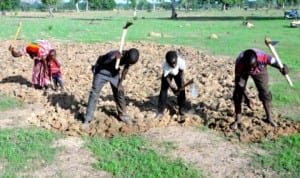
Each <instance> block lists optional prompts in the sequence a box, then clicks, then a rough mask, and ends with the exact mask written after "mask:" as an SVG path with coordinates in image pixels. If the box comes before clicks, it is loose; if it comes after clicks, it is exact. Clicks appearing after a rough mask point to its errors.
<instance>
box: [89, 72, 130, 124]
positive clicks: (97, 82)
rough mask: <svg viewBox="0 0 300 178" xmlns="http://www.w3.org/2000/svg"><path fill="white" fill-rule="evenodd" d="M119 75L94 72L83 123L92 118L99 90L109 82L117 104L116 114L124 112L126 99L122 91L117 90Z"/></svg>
mask: <svg viewBox="0 0 300 178" xmlns="http://www.w3.org/2000/svg"><path fill="white" fill-rule="evenodd" d="M119 80H120V79H119V75H116V76H109V75H103V74H101V72H99V73H96V74H94V78H93V86H92V89H91V91H90V95H89V100H88V104H87V109H86V115H85V121H84V122H85V123H88V122H90V121H91V120H92V118H93V115H94V112H95V109H96V106H97V102H98V99H99V95H100V91H101V89H102V88H103V86H104V84H105V83H107V82H110V86H111V89H112V92H113V96H114V99H115V102H116V105H117V111H118V115H119V116H122V115H124V113H126V101H125V95H124V91H118V88H117V86H118V82H119Z"/></svg>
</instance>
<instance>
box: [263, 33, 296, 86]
mask: <svg viewBox="0 0 300 178" xmlns="http://www.w3.org/2000/svg"><path fill="white" fill-rule="evenodd" d="M265 43H266V45H267V46H268V47H269V49H270V50H271V52H272V54H273V55H274V57H275V59H276V60H277V63H278V65H279V67H280V68H281V69H282V68H283V65H282V62H281V60H280V58H279V56H278V54H277V52H276V50H275V48H274V46H273V45H272V40H271V39H270V38H266V39H265ZM284 76H285V78H286V80H287V81H288V83H289V85H290V86H291V87H292V86H293V82H292V80H291V78H290V76H289V75H288V74H285V75H284Z"/></svg>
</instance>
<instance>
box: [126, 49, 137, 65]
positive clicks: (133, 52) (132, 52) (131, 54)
mask: <svg viewBox="0 0 300 178" xmlns="http://www.w3.org/2000/svg"><path fill="white" fill-rule="evenodd" d="M139 57H140V53H139V50H137V49H136V48H131V49H129V50H128V51H126V52H125V54H124V59H125V61H124V63H126V64H135V63H136V62H137V61H138V60H139Z"/></svg>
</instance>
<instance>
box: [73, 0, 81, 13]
mask: <svg viewBox="0 0 300 178" xmlns="http://www.w3.org/2000/svg"><path fill="white" fill-rule="evenodd" d="M79 1H80V0H73V3H74V4H75V8H76V12H80V9H79Z"/></svg>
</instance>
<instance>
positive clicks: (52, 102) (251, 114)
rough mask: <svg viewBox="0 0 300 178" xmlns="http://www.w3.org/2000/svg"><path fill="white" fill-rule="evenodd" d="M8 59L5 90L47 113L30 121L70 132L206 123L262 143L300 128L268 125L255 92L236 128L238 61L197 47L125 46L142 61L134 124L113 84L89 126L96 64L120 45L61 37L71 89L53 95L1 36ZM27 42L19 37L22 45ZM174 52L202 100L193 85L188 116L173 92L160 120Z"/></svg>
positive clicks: (135, 84) (133, 84)
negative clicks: (121, 114)
mask: <svg viewBox="0 0 300 178" xmlns="http://www.w3.org/2000/svg"><path fill="white" fill-rule="evenodd" d="M1 44H2V45H3V46H4V47H3V48H1V49H0V52H1V57H2V62H1V64H0V69H1V70H0V93H5V94H7V95H9V96H14V97H17V98H18V99H19V100H21V101H22V102H25V103H28V104H33V103H34V104H35V105H38V106H39V107H40V108H41V109H39V110H43V112H40V111H39V112H35V111H32V117H31V118H30V119H29V122H30V123H32V124H34V125H36V126H38V127H44V128H47V129H51V130H56V131H59V132H62V133H64V134H67V135H82V134H84V135H100V136H102V137H113V136H115V135H128V134H135V133H141V132H145V131H147V130H149V129H150V128H154V127H168V126H179V125H180V126H194V125H201V124H203V125H207V126H208V127H209V128H211V129H214V130H217V131H220V132H223V133H224V134H225V135H227V136H228V137H229V138H232V139H233V140H234V139H236V138H238V139H239V140H240V141H245V142H248V141H259V140H261V139H262V138H266V137H267V138H274V137H277V136H282V135H289V134H293V133H299V132H300V123H297V122H295V121H291V120H288V119H286V118H284V116H281V115H279V114H276V113H274V119H275V121H276V122H277V124H278V128H273V127H271V126H270V125H269V124H267V123H265V122H264V121H263V119H264V118H265V114H264V111H263V108H262V106H261V104H260V102H259V100H258V97H257V94H256V89H255V88H250V89H249V90H248V91H247V93H248V94H249V96H250V97H251V98H252V99H253V101H254V103H255V105H256V107H255V109H254V111H251V110H249V109H248V108H246V107H244V110H243V118H242V124H241V125H239V127H238V129H237V130H232V129H230V127H229V126H230V124H231V123H232V122H233V121H234V108H233V102H232V91H233V86H234V82H233V80H234V59H231V58H228V57H220V56H211V55H207V54H206V53H204V52H202V51H199V50H197V49H194V48H191V47H183V46H177V45H165V44H155V43H149V42H142V41H137V42H127V43H126V44H125V49H128V48H132V47H135V48H137V49H139V50H140V60H139V61H138V63H137V64H136V65H133V66H132V67H131V68H130V71H129V73H128V76H127V77H126V79H125V81H124V82H123V84H124V88H125V92H126V100H127V105H128V114H129V115H130V117H132V118H133V120H134V124H133V125H126V124H125V123H123V122H120V121H118V120H117V118H116V108H115V103H114V101H113V96H112V92H111V89H110V86H109V84H107V85H105V87H104V88H103V89H102V91H101V97H100V99H99V101H98V104H97V108H96V111H95V114H94V119H93V120H92V122H91V124H90V125H89V128H87V129H86V128H83V127H82V119H83V115H84V112H85V109H86V103H87V100H88V95H89V91H90V89H91V85H92V78H93V76H92V71H91V65H93V64H94V63H95V61H96V59H97V57H98V56H99V55H100V54H104V53H106V52H108V51H110V50H116V49H118V48H119V44H118V43H104V44H99V43H98V44H81V43H77V44H75V43H64V42H58V41H54V42H53V46H54V47H55V48H56V49H57V53H58V58H59V60H60V61H62V63H63V67H62V70H63V79H64V82H65V86H66V92H64V93H62V92H59V91H52V92H50V93H49V94H48V95H47V96H44V95H43V91H42V90H37V89H34V88H33V87H31V81H30V80H31V72H32V67H33V61H32V60H31V59H30V58H29V57H26V56H23V57H21V58H13V57H12V56H11V55H10V53H9V51H8V50H7V49H6V48H5V46H7V47H8V46H9V41H1ZM25 45H26V42H23V41H19V42H18V48H21V47H23V46H25ZM168 50H176V51H178V53H179V54H180V55H181V56H182V57H183V58H184V59H185V60H186V64H187V68H186V72H185V79H186V81H188V80H189V79H192V78H193V79H194V82H195V84H196V88H197V91H198V94H197V97H196V98H192V97H191V88H189V87H187V89H186V93H187V114H186V115H185V116H179V115H177V113H178V108H177V106H176V98H175V97H174V95H173V94H172V93H169V97H168V104H167V105H168V107H167V110H166V112H165V114H164V117H163V118H162V119H161V120H158V119H155V115H156V108H157V100H158V95H159V91H160V77H161V75H162V69H161V65H162V62H163V59H164V56H165V53H166V52H167V51H168Z"/></svg>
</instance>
